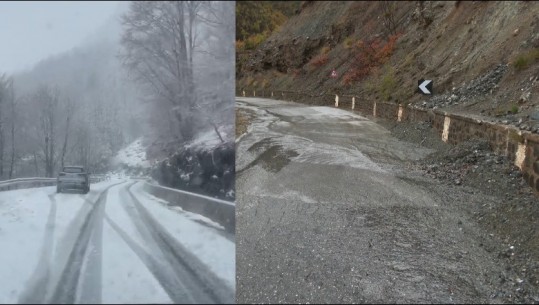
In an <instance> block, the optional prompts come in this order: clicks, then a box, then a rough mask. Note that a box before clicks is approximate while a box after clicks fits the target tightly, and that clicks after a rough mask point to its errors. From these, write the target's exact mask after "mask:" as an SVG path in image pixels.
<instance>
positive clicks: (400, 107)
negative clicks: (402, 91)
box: [397, 104, 403, 122]
mask: <svg viewBox="0 0 539 305" xmlns="http://www.w3.org/2000/svg"><path fill="white" fill-rule="evenodd" d="M402 111H403V109H402V104H399V110H398V111H397V122H401V121H402Z"/></svg>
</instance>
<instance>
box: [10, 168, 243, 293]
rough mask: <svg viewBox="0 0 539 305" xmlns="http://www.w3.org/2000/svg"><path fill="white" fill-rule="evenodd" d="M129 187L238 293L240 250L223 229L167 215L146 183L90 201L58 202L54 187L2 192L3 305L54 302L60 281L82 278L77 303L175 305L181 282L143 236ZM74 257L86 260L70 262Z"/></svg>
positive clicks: (95, 193)
mask: <svg viewBox="0 0 539 305" xmlns="http://www.w3.org/2000/svg"><path fill="white" fill-rule="evenodd" d="M133 184H134V185H133ZM131 185H133V186H132V187H131V192H132V194H133V195H134V197H135V198H136V199H137V200H138V202H140V204H141V205H142V206H143V208H144V209H145V210H147V211H148V212H149V214H150V215H151V216H152V217H153V218H154V219H155V220H157V221H158V223H159V224H160V225H161V227H162V228H163V229H164V230H165V231H167V232H168V233H169V235H170V236H172V237H173V238H174V239H175V240H176V241H177V242H179V243H180V244H181V245H182V246H183V247H184V248H185V249H187V250H188V252H190V253H192V254H193V255H194V256H195V257H197V258H198V259H199V260H200V262H202V263H203V264H204V265H206V266H207V268H208V269H209V270H210V271H211V272H212V273H213V274H214V275H215V276H216V277H217V278H220V279H221V280H222V282H223V285H225V286H227V287H228V288H227V289H229V290H231V291H234V289H235V244H234V242H232V241H230V240H229V239H227V238H225V237H224V236H223V235H221V234H219V232H218V231H219V229H220V228H219V225H218V224H215V223H212V222H211V220H209V219H206V218H205V217H202V216H200V215H196V214H192V213H188V212H185V211H181V210H177V209H171V208H167V207H166V204H165V202H163V200H161V199H159V198H156V197H154V196H151V195H149V194H147V193H145V192H144V191H143V190H142V189H141V187H140V186H141V182H136V181H133V180H126V179H119V178H116V177H113V178H111V180H109V181H104V182H100V183H96V184H92V186H91V191H90V193H88V194H87V195H83V194H75V193H70V194H64V193H61V194H56V188H55V187H41V188H32V189H21V190H13V191H6V192H0V241H1V245H2V248H1V251H0V261H1V262H2V263H1V264H0V274H1V275H2V276H1V277H0V303H16V302H25V301H33V302H36V301H44V300H51V298H52V300H54V296H53V292H54V291H55V290H56V286H57V283H59V282H60V281H61V278H62V276H65V273H68V274H69V273H70V272H71V273H73V272H75V273H73V274H76V272H78V271H77V270H79V271H80V272H81V274H80V276H77V277H76V278H78V279H79V280H78V285H77V286H76V287H77V288H76V289H74V290H76V297H75V299H74V300H73V302H75V303H80V302H95V303H174V301H175V300H176V301H177V300H178V296H176V297H174V296H171V287H170V286H171V285H172V291H176V290H177V291H181V290H182V289H181V287H180V286H182V283H180V282H181V280H178V281H179V282H174V280H173V279H171V278H173V277H174V276H175V275H174V274H173V273H172V271H167V270H168V269H172V268H171V267H173V266H172V265H163V264H165V263H164V261H165V259H164V257H165V254H166V253H165V252H166V251H165V250H163V249H165V248H163V246H162V245H160V244H159V243H158V242H157V240H154V239H153V238H152V237H151V235H148V234H145V233H144V231H143V230H141V228H142V227H145V223H146V222H145V221H144V220H143V219H142V218H140V217H139V216H137V215H138V214H137V213H135V212H134V211H135V210H136V209H135V205H134V201H133V198H131V195H130V194H129V193H128V192H129V190H128V187H129V186H131ZM99 202H101V205H99V204H98V203H99ZM94 207H95V208H94ZM99 207H102V208H101V209H99ZM201 222H202V223H201ZM85 223H87V224H85ZM81 232H82V234H81ZM84 232H86V233H87V234H85V233H84ZM84 236H86V237H84ZM84 238H86V240H83V239H84ZM81 244H85V245H86V246H84V245H83V248H81ZM84 247H85V248H84ZM74 249H86V250H84V252H83V253H85V254H83V256H81V257H80V258H77V259H75V260H73V259H72V256H73V253H78V250H76V251H75V250H74ZM163 251H165V252H163ZM67 270H75V271H70V272H68V271H67ZM184 281H185V280H184ZM171 283H173V284H171ZM174 283H178V285H179V286H178V287H176V285H175V284H174ZM183 284H185V283H183ZM188 284H189V283H187V285H188ZM167 285H168V286H169V287H168V290H167V288H166V287H165V286H167ZM191 285H192V284H191ZM67 295H69V293H68V294H67Z"/></svg>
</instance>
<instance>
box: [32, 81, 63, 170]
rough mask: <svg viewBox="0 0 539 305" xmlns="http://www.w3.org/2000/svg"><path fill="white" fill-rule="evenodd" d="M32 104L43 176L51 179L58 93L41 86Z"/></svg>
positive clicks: (53, 167) (54, 162)
mask: <svg viewBox="0 0 539 305" xmlns="http://www.w3.org/2000/svg"><path fill="white" fill-rule="evenodd" d="M33 98H34V103H35V105H36V106H37V107H36V108H37V110H38V111H39V129H40V133H41V137H42V140H43V142H42V143H41V149H42V152H43V161H44V165H45V175H46V176H47V177H52V176H53V174H54V169H55V166H56V162H57V157H56V141H57V139H56V136H57V134H56V129H57V125H58V124H57V121H56V117H57V113H58V106H59V91H58V89H51V88H49V87H47V86H42V87H40V88H39V89H37V91H36V92H35V93H34V96H33Z"/></svg>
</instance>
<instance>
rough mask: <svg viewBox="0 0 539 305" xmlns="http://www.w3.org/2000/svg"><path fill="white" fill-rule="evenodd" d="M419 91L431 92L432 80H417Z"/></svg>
mask: <svg viewBox="0 0 539 305" xmlns="http://www.w3.org/2000/svg"><path fill="white" fill-rule="evenodd" d="M417 86H418V88H419V92H421V93H423V94H432V80H425V79H420V80H419V81H418V82H417Z"/></svg>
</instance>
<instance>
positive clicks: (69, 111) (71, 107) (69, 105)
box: [60, 98, 75, 168]
mask: <svg viewBox="0 0 539 305" xmlns="http://www.w3.org/2000/svg"><path fill="white" fill-rule="evenodd" d="M74 112H75V104H74V102H73V99H71V98H68V99H67V100H66V128H65V137H64V145H63V146H62V156H61V158H60V160H61V165H62V168H63V167H64V162H65V158H66V152H67V141H68V139H69V131H70V130H71V128H70V127H71V126H70V121H71V117H72V116H73V113H74Z"/></svg>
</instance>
